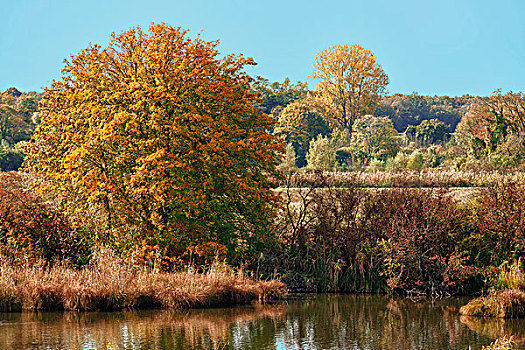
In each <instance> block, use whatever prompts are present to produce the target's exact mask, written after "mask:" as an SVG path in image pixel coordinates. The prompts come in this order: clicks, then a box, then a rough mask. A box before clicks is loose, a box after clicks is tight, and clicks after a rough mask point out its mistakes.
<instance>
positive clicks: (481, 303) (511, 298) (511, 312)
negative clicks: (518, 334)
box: [459, 260, 525, 318]
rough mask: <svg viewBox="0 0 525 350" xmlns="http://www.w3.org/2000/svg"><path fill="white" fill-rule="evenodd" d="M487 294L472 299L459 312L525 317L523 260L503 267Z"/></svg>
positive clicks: (475, 314)
mask: <svg viewBox="0 0 525 350" xmlns="http://www.w3.org/2000/svg"><path fill="white" fill-rule="evenodd" d="M492 285H493V288H492V289H491V290H490V292H489V293H488V294H487V295H484V296H481V297H479V298H476V299H473V300H471V301H470V302H469V303H468V304H467V305H465V306H463V307H461V309H460V310H459V312H460V313H461V314H462V315H466V316H481V317H500V318H519V317H525V273H524V272H523V271H522V264H521V260H518V262H517V263H514V264H512V265H510V266H508V267H506V266H505V267H503V268H502V269H501V271H500V273H499V275H498V276H497V278H495V280H494V281H492Z"/></svg>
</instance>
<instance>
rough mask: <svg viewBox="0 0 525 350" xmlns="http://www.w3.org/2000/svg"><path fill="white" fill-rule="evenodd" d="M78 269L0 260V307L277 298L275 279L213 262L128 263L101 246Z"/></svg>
mask: <svg viewBox="0 0 525 350" xmlns="http://www.w3.org/2000/svg"><path fill="white" fill-rule="evenodd" d="M93 260H94V263H93V264H91V265H90V266H87V267H85V268H83V269H81V270H77V269H73V268H69V267H64V266H55V267H52V268H43V267H35V266H33V267H31V266H10V265H7V264H5V263H0V310H3V311H13V310H22V309H23V310H42V309H44V310H51V309H52V310H113V309H130V308H156V307H161V308H176V309H182V308H198V307H213V306H219V305H230V304H243V303H250V302H252V301H257V300H260V301H268V300H272V299H277V298H283V297H284V296H285V295H286V286H285V285H284V283H282V282H279V281H260V282H257V281H254V280H251V279H249V278H247V277H246V276H245V275H244V274H243V272H242V271H239V272H235V271H233V270H232V269H231V268H229V267H227V266H225V265H223V264H218V263H217V264H214V265H213V266H212V267H211V268H210V270H209V271H208V272H206V273H197V272H194V271H191V270H189V271H186V272H178V273H161V272H153V271H147V270H144V269H140V268H136V267H133V266H131V265H129V264H126V263H124V262H123V261H122V260H120V259H118V258H117V257H115V256H114V255H113V254H111V253H109V252H108V251H107V250H103V251H101V252H99V253H98V254H97V256H95V258H94V259H93Z"/></svg>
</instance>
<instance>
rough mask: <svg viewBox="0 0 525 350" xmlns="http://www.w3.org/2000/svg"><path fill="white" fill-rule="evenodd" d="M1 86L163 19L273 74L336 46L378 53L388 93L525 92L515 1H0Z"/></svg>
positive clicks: (523, 25) (29, 86) (304, 68)
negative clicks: (114, 35) (120, 33)
mask: <svg viewBox="0 0 525 350" xmlns="http://www.w3.org/2000/svg"><path fill="white" fill-rule="evenodd" d="M1 11H2V21H0V33H1V34H0V90H2V91H3V90H5V89H6V88H8V87H10V86H17V87H18V88H19V89H20V90H22V91H28V90H38V89H40V88H41V87H43V86H47V85H49V83H50V81H51V80H52V79H53V78H55V79H56V78H58V77H59V74H60V69H61V67H62V60H63V59H64V58H67V57H69V55H70V54H75V53H77V52H78V51H79V50H81V49H83V48H85V47H87V45H88V44H89V43H90V42H93V43H99V44H102V45H105V44H107V42H108V38H109V33H111V32H112V31H121V30H125V29H127V28H129V27H131V26H134V25H141V26H143V27H147V26H148V25H149V23H150V22H152V21H154V22H168V23H170V24H172V25H174V26H179V25H180V26H182V27H184V28H189V29H190V30H191V31H192V33H193V34H194V35H195V34H196V33H199V32H200V31H202V33H203V37H204V38H205V39H208V40H214V39H217V38H219V39H221V46H220V49H221V51H223V52H225V53H230V52H235V53H239V52H242V53H244V54H245V55H247V56H253V57H254V58H255V60H256V61H257V62H258V63H259V65H258V66H257V67H255V68H254V69H250V70H249V72H250V73H251V74H254V75H262V76H264V77H266V78H268V79H270V80H271V81H275V80H279V81H282V80H283V79H284V78H285V77H290V78H291V80H292V82H295V81H297V80H301V81H309V85H310V87H311V88H313V87H314V85H315V82H314V81H312V80H309V78H308V77H309V76H310V75H311V74H312V72H313V68H312V63H313V61H314V56H315V54H316V53H317V52H318V51H319V50H322V49H324V48H326V47H328V46H331V45H336V44H344V43H349V44H359V45H361V46H363V47H365V48H368V49H370V50H371V51H372V52H374V53H375V54H376V56H377V58H378V61H379V63H381V64H382V65H383V68H384V69H385V71H386V73H387V74H388V75H389V77H390V81H391V84H390V86H389V91H390V92H392V93H396V92H401V93H411V92H412V91H417V92H419V93H420V94H423V95H424V94H431V95H434V94H439V95H443V94H448V95H461V94H463V93H470V94H473V95H487V94H490V93H491V92H492V91H493V90H495V89H497V88H502V89H503V90H508V89H512V90H515V91H523V90H525V86H524V84H525V66H524V65H523V61H524V59H525V41H523V37H524V35H525V22H524V21H523V20H522V18H523V17H524V15H525V2H523V1H520V0H500V1H492V0H491V1H489V0H440V1H421V0H401V1H391V0H368V1H358V0H328V1H302V0H289V1H281V0H267V1H243V0H223V1H215V0H194V1H183V0H150V1H143V0H114V1H105V0H76V1H71V0H53V1H49V0H25V1H4V2H3V3H2V10H1Z"/></svg>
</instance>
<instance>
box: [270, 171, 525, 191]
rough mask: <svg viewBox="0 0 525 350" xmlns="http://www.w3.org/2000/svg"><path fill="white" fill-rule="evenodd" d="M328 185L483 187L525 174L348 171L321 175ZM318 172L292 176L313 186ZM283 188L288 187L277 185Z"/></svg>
mask: <svg viewBox="0 0 525 350" xmlns="http://www.w3.org/2000/svg"><path fill="white" fill-rule="evenodd" d="M321 174H322V176H323V178H325V179H326V184H330V185H331V186H334V187H363V188H366V187H379V188H383V187H386V188H389V187H483V186H490V185H494V184H497V183H501V182H503V181H520V180H521V179H523V178H524V175H525V174H524V173H523V172H508V173H506V172H497V171H463V170H453V169H452V170H434V169H433V170H423V171H408V170H405V171H397V172H391V171H376V172H365V171H348V172H328V171H327V172H322V173H321ZM318 178H319V172H317V173H316V172H307V171H300V172H297V173H295V174H293V175H292V183H293V185H294V186H295V187H310V186H312V185H313V184H315V183H316V182H317V181H318ZM277 185H278V186H280V187H284V186H285V185H286V184H285V183H283V182H282V181H281V182H277Z"/></svg>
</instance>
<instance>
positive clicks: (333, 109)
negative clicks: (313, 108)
mask: <svg viewBox="0 0 525 350" xmlns="http://www.w3.org/2000/svg"><path fill="white" fill-rule="evenodd" d="M314 67H315V68H316V71H315V72H314V74H313V78H320V79H321V81H320V82H319V84H318V85H317V87H316V89H315V91H314V98H315V100H316V102H317V105H318V106H319V107H320V109H321V110H322V111H323V115H324V116H325V117H326V118H327V120H328V122H329V124H330V126H331V127H332V129H334V128H337V129H348V130H349V131H350V132H352V125H353V124H354V122H355V121H356V119H357V118H359V117H360V116H362V115H365V114H372V113H373V111H374V109H375V106H376V105H377V103H378V101H379V98H380V96H382V95H383V94H384V93H386V86H387V85H388V76H387V75H386V74H385V72H384V71H383V68H381V65H379V64H378V63H377V62H376V58H375V56H374V55H373V54H372V52H370V51H369V50H366V49H364V48H362V47H361V46H359V45H353V46H349V45H336V46H333V47H329V48H327V49H326V50H324V51H321V52H319V53H318V54H317V56H316V57H315V63H314Z"/></svg>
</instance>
